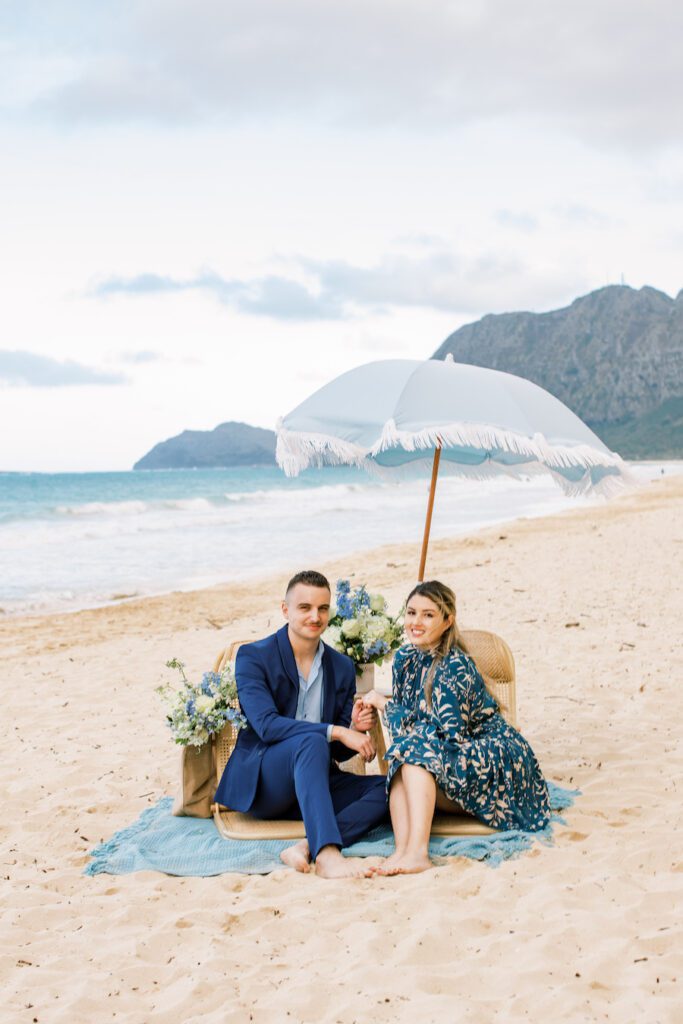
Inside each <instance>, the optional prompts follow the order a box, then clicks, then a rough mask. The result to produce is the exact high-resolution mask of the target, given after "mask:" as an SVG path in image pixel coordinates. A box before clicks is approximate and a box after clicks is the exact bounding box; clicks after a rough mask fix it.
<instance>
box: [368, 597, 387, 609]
mask: <svg viewBox="0 0 683 1024" xmlns="http://www.w3.org/2000/svg"><path fill="white" fill-rule="evenodd" d="M386 606H387V602H386V601H385V600H384V598H383V597H382V595H381V594H371V596H370V610H371V611H373V612H383V611H384V610H385V609H386Z"/></svg>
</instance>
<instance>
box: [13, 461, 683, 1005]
mask: <svg viewBox="0 0 683 1024" xmlns="http://www.w3.org/2000/svg"><path fill="white" fill-rule="evenodd" d="M682 508H683V480H682V479H681V478H678V479H675V478H666V479H663V480H662V481H658V482H656V483H654V484H651V485H649V486H648V487H647V488H645V489H643V490H640V491H638V492H635V493H630V494H627V495H625V496H624V497H622V498H621V499H619V500H617V501H613V502H610V503H609V504H607V505H602V506H599V507H590V508H585V507H581V508H579V509H578V510H576V511H572V512H569V513H565V514H562V515H558V516H554V517H551V518H547V519H542V520H538V519H536V520H527V521H520V522H517V523H514V524H510V525H508V526H505V527H504V528H496V529H494V530H487V531H486V532H483V533H480V534H477V535H476V536H474V537H471V538H469V539H467V540H462V539H458V540H450V541H439V542H436V543H435V544H434V545H433V546H432V549H431V555H430V562H429V567H428V572H429V574H430V575H432V576H437V577H439V578H441V579H444V580H445V581H447V582H450V583H451V584H453V585H454V586H455V588H456V590H457V593H458V596H459V609H460V610H459V617H460V622H461V625H462V626H464V627H470V628H475V627H479V628H486V629H494V630H495V631H496V632H498V633H500V634H501V635H502V636H504V637H505V638H506V639H507V641H508V642H509V643H510V645H511V646H512V648H513V650H514V652H515V656H516V659H517V669H518V700H519V721H520V727H521V729H522V731H523V732H524V734H525V735H526V736H527V738H528V739H529V741H530V742H531V744H532V746H533V747H534V749H535V751H536V753H537V755H538V757H539V760H540V762H541V765H542V766H543V768H544V771H545V773H546V775H547V776H548V778H550V779H553V780H555V781H557V782H559V783H561V784H563V785H565V786H578V787H580V789H581V790H582V791H583V796H582V797H581V798H580V799H579V801H578V802H577V804H576V806H575V807H574V808H573V809H571V810H570V811H569V812H567V815H566V820H567V825H566V826H559V827H558V828H557V830H556V835H555V842H554V845H552V846H550V847H546V846H541V845H537V846H535V847H534V849H533V850H532V851H531V852H530V853H527V854H525V855H524V856H522V857H521V858H519V859H516V860H511V861H506V862H504V863H503V864H502V865H501V866H500V867H499V868H497V869H492V868H490V867H489V866H487V865H486V864H481V863H477V862H472V861H467V860H464V859H454V860H452V861H450V862H448V863H447V864H446V865H444V866H441V867H438V868H437V869H436V870H433V871H431V872H429V873H426V874H424V875H420V876H414V877H402V878H395V879H372V880H370V879H363V880H354V881H335V882H326V881H322V880H321V879H316V878H315V877H312V876H303V875H297V874H295V873H293V872H291V871H289V870H287V869H284V868H283V869H282V870H280V871H277V872H275V873H273V874H271V875H269V876H266V877H259V876H245V875H223V876H220V877H217V878H211V879H192V878H186V879H179V878H173V877H167V876H164V875H159V874H154V873H151V872H144V873H139V874H133V875H126V876H121V877H114V876H109V875H98V876H96V877H94V878H90V877H85V876H83V874H82V870H83V867H84V866H85V864H86V863H87V860H88V857H87V851H88V850H89V849H90V848H92V847H93V846H94V845H95V844H96V843H98V842H99V841H100V840H102V839H106V838H108V837H109V836H110V835H111V834H112V833H113V832H114V831H115V830H116V829H119V828H121V827H123V826H125V825H127V824H129V823H130V822H132V821H133V820H134V819H135V818H136V817H137V816H138V814H139V813H140V811H141V810H143V809H144V808H145V807H147V806H149V805H151V804H153V803H155V802H156V801H157V800H158V799H159V797H160V796H162V795H164V794H168V793H171V792H173V790H174V788H175V769H176V757H177V750H176V748H174V746H173V745H172V743H171V741H170V736H169V733H168V732H167V730H166V728H165V727H164V725H163V721H162V714H161V709H160V706H159V703H158V698H157V696H156V694H155V693H154V687H155V686H156V685H157V684H158V683H159V682H161V681H162V680H163V679H164V678H166V677H167V675H168V671H167V670H166V669H165V668H164V663H165V661H166V660H167V659H168V658H169V657H171V656H173V655H176V656H178V657H180V658H182V659H183V660H184V661H186V662H187V664H188V665H189V667H190V669H191V670H192V671H195V672H196V671H201V670H203V669H205V668H207V667H209V666H210V664H211V663H212V661H213V659H214V656H215V654H216V653H217V652H218V650H219V649H220V648H221V647H223V646H224V645H226V644H227V643H228V642H229V640H231V639H234V638H240V639H248V638H250V637H256V636H259V635H263V634H264V633H266V632H269V631H271V630H272V629H274V628H276V627H277V626H279V624H280V616H279V610H278V609H279V597H280V593H281V591H282V587H283V583H284V579H283V578H282V577H280V578H276V579H265V580H263V581H261V582H259V583H250V584H249V585H240V586H223V587H217V588H213V589H211V590H206V591H202V592H197V593H191V594H171V595H167V596H165V597H160V598H154V599H148V600H140V601H131V602H129V603H126V604H122V605H118V606H115V607H107V608H102V609H96V610H91V611H83V612H78V613H74V614H71V615H56V616H51V617H44V618H30V619H29V618H27V619H10V618H5V619H4V620H2V622H1V623H0V642H1V643H2V666H3V682H2V687H3V708H4V713H3V720H4V722H5V730H4V732H5V743H4V747H5V766H6V767H5V770H4V781H5V785H4V787H3V803H4V808H3V810H4V813H3V816H2V826H1V828H2V833H1V838H2V875H3V878H4V886H3V926H2V935H3V948H2V965H1V968H0V970H1V974H0V981H1V982H2V991H3V997H2V1000H1V1005H0V1019H1V1020H3V1021H12V1022H24V1021H25V1022H33V1021H40V1022H41V1024H42V1022H45V1024H47V1022H64V1024H67V1022H68V1024H74V1022H81V1021H84V1022H100V1021H106V1020H112V1021H117V1022H121V1021H125V1022H131V1024H132V1022H135V1024H139V1022H147V1021H149V1022H153V1021H164V1022H165V1024H175V1022H191V1021H200V1020H201V1021H205V1022H211V1024H213V1022H216V1024H218V1022H221V1024H222V1022H226V1021H239V1022H242V1021H250V1020H253V1021H255V1022H261V1021H264V1022H265V1021H268V1022H269V1021H276V1022H278V1021H283V1022H284V1021H295V1022H296V1021H302V1022H304V1021H305V1022H308V1021H330V1022H336V1021H338V1022H343V1024H347V1022H348V1024H350V1022H352V1021H356V1022H358V1024H365V1022H368V1021H378V1022H379V1021H392V1022H395V1021H419V1022H421V1024H422V1022H429V1021H439V1022H440V1021H444V1022H451V1021H468V1022H469V1021H474V1022H488V1021H494V1020H496V1021H498V1020H499V1021H505V1022H508V1021H531V1022H537V1021H538V1022H540V1021H546V1020H548V1019H553V1020H561V1021H593V1020H595V1021H615V1022H620V1024H623V1022H630V1021H638V1022H649V1021H652V1022H654V1021H657V1022H669V1021H671V1022H673V1021H675V1020H679V1021H680V1020H681V1009H680V1007H681V1005H682V1003H681V994H680V980H681V977H682V971H683V967H682V964H681V952H680V951H681V949H682V948H683V942H682V940H681V934H680V920H681V913H680V908H681V890H682V888H683V886H682V882H683V875H682V874H681V862H680V859H678V860H677V857H679V846H678V841H677V837H678V835H679V833H678V821H679V819H680V816H681V781H680V780H681V755H680V746H678V743H679V737H680V725H681V699H680V687H681V682H682V678H681V676H682V673H681V668H682V658H681V626H680V616H681V609H682V608H683V602H682V601H681V556H682V554H683V515H682V514H681V510H682ZM416 557H417V545H415V546H392V547H388V548H383V549H378V550H375V551H373V552H369V553H367V552H365V553H363V554H362V556H357V557H355V558H353V557H349V558H346V559H343V560H339V561H336V562H335V563H333V564H328V565H321V566H319V568H321V569H323V571H326V572H327V573H328V574H329V575H330V576H331V577H332V578H336V577H337V576H341V575H350V574H351V573H352V572H353V570H354V567H355V570H356V572H355V578H356V580H358V581H361V580H362V581H365V582H367V583H368V584H369V585H370V586H371V587H372V589H378V590H381V591H382V592H384V593H385V594H386V596H387V597H388V598H389V599H390V601H391V602H392V603H394V604H396V605H398V603H400V600H401V599H402V597H403V596H404V594H405V591H406V590H407V587H408V586H409V585H410V584H411V583H412V581H413V578H414V575H415V564H416ZM292 568H293V570H295V569H297V568H299V566H293V567H292Z"/></svg>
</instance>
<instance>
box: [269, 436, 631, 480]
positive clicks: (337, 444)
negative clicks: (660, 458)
mask: <svg viewBox="0 0 683 1024" xmlns="http://www.w3.org/2000/svg"><path fill="white" fill-rule="evenodd" d="M398 444H400V445H401V446H402V447H404V448H405V449H406V450H407V451H424V452H425V457H427V450H428V449H430V448H434V447H435V446H436V445H437V444H442V446H444V447H445V446H447V445H451V444H453V445H463V446H472V447H482V446H483V447H488V448H498V449H499V450H502V451H511V452H514V453H515V454H518V455H528V456H530V457H532V458H533V459H535V460H536V464H535V465H534V464H533V463H532V464H528V463H524V464H521V465H519V466H515V465H505V464H504V463H494V461H493V460H490V461H489V463H488V465H490V466H491V472H489V471H488V470H487V463H482V464H481V465H480V466H478V467H475V466H466V465H461V466H459V465H458V464H457V463H453V462H448V463H446V464H445V465H443V469H444V471H445V472H446V473H448V474H453V475H457V476H465V477H470V478H473V479H480V480H483V479H489V478H490V476H492V475H495V471H493V466H494V465H495V466H496V469H497V471H500V470H502V471H503V472H504V473H505V474H506V475H507V476H509V477H511V478H517V479H519V478H524V477H528V476H532V475H535V474H536V473H538V472H539V471H540V472H542V471H543V470H544V469H545V470H547V471H549V472H550V473H551V474H552V476H553V478H554V479H555V481H556V482H557V483H558V484H559V486H560V487H561V489H562V491H564V493H565V494H567V495H568V496H570V497H577V496H580V495H584V494H588V493H589V492H590V493H591V494H594V495H600V496H603V497H611V496H613V495H616V494H617V493H619V492H621V491H623V489H624V487H625V486H629V485H631V486H633V485H635V483H636V481H635V480H634V479H633V478H632V476H631V473H630V472H629V471H628V469H627V467H626V465H625V464H624V462H623V461H622V459H621V458H620V457H619V456H618V455H616V454H615V453H612V452H610V453H609V454H608V453H601V452H598V451H597V450H596V449H594V448H591V447H590V446H588V445H580V446H576V447H575V448H567V447H562V446H559V445H558V446H550V445H548V443H547V441H545V438H543V437H542V435H540V434H537V435H535V437H534V439H533V441H529V440H528V439H524V438H522V437H520V435H518V434H514V433H512V432H510V431H502V430H499V429H496V428H489V429H485V430H482V429H481V428H475V427H472V426H471V425H469V424H449V425H448V426H444V427H438V428H436V427H434V428H428V429H426V430H422V431H420V432H419V433H409V432H408V431H401V430H398V428H397V427H396V424H395V422H394V420H389V421H388V422H387V423H386V424H385V427H384V430H383V432H382V437H381V439H380V440H379V441H378V443H377V444H376V445H374V446H373V448H371V449H365V448H362V447H361V446H360V445H356V444H352V443H351V442H350V441H343V440H341V439H340V438H337V437H333V436H332V435H330V434H318V433H313V432H305V431H298V430H297V431H293V430H288V429H287V428H286V427H284V426H283V425H282V421H281V420H280V421H278V424H277V445H276V451H275V458H276V461H277V464H278V465H279V466H280V468H281V469H282V470H283V471H284V473H285V475H286V476H289V477H294V476H298V474H299V473H301V472H302V471H303V470H305V469H308V468H310V467H312V466H315V467H317V468H320V467H322V466H325V465H333V466H349V465H351V466H357V467H359V468H362V469H364V470H365V471H366V472H368V473H370V474H371V475H372V476H374V477H376V478H378V479H381V480H383V479H388V478H392V477H395V476H396V475H399V476H401V475H404V474H403V472H402V471H405V475H406V476H409V475H411V473H410V469H409V467H408V466H406V467H402V466H398V467H385V466H381V465H379V464H378V463H376V462H375V461H374V459H373V458H372V456H373V455H377V454H379V453H380V452H382V451H385V450H386V449H387V448H392V447H394V446H395V445H398ZM575 466H578V467H582V468H584V469H585V470H586V473H585V474H584V475H583V476H582V477H581V479H579V480H567V478H566V477H564V476H563V475H562V474H561V472H559V470H560V469H561V468H563V467H575ZM595 466H601V467H606V468H613V469H616V470H617V471H618V473H617V474H609V475H606V476H605V477H603V479H602V480H599V481H593V480H592V479H591V476H590V472H589V470H590V469H591V468H592V467H595Z"/></svg>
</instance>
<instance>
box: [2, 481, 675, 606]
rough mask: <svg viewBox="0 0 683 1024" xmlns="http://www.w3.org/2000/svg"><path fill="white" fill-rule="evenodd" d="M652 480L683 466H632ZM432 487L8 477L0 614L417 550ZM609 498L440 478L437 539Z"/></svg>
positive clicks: (540, 486) (547, 485)
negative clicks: (398, 547)
mask: <svg viewBox="0 0 683 1024" xmlns="http://www.w3.org/2000/svg"><path fill="white" fill-rule="evenodd" d="M633 470H634V472H635V474H636V476H638V477H639V478H641V479H642V480H647V479H651V478H654V477H656V476H659V475H661V474H662V473H676V472H683V463H635V464H633ZM427 492H428V481H427V480H419V481H416V480H412V481H403V482H391V483H379V482H377V481H375V480H372V479H369V478H368V477H367V476H366V475H365V474H364V473H363V472H362V471H360V470H356V469H351V468H334V469H323V470H309V471H307V472H306V473H304V474H302V475H301V476H300V477H297V478H295V479H293V480H292V479H288V478H286V477H285V476H284V474H283V473H281V472H280V470H279V469H277V468H275V467H273V468H270V467H267V468H259V467H249V468H239V469H216V470H159V471H153V472H137V473H134V472H121V473H58V474H51V473H0V609H1V610H2V612H3V613H4V614H17V613H23V614H26V613H28V614H31V613H33V614H36V613H41V612H46V611H58V610H64V611H67V610H75V609H78V608H83V607H91V606H95V605H101V604H106V603H109V602H113V601H121V600H125V599H126V598H129V597H133V596H141V595H149V594H158V593H164V592H167V591H169V590H190V589H195V588H198V587H203V586H209V585H211V584H214V583H221V582H229V581H233V580H239V579H245V578H247V577H253V576H261V575H265V574H269V573H271V572H273V571H282V572H289V571H291V572H295V571H297V570H298V569H300V568H302V567H303V568H306V567H309V568H310V567H315V565H316V564H317V563H320V561H321V560H323V559H328V558H332V557H335V556H338V555H343V554H346V553H349V552H352V551H360V550H362V549H364V548H366V549H367V548H372V547H375V546H377V545H380V544H385V543H393V542H402V541H408V542H411V543H414V545H415V575H417V562H418V557H419V550H420V543H421V539H422V529H423V523H424V514H425V508H426V501H427ZM600 500H602V499H586V498H568V497H566V496H565V495H564V494H563V493H562V492H561V491H560V489H559V488H558V487H557V486H556V485H555V484H554V483H553V481H552V479H551V478H550V477H546V476H537V477H533V478H531V479H529V480H526V481H525V480H522V481H515V480H510V479H508V478H506V477H501V478H495V479H492V480H488V481H483V482H482V481H473V480H462V479H457V478H453V477H442V478H441V479H440V480H439V484H438V489H437V496H436V502H435V508H434V518H433V521H432V537H443V536H451V535H458V534H465V533H471V532H474V531H475V530H477V529H479V528H481V527H484V526H487V525H493V524H496V523H503V522H506V521H508V520H511V519H516V518H518V517H521V516H526V517H534V516H542V515H547V514H549V513H552V512H554V511H560V510H562V509H567V508H571V507H576V506H580V505H581V504H584V505H585V504H587V503H590V502H595V501H600Z"/></svg>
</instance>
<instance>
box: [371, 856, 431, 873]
mask: <svg viewBox="0 0 683 1024" xmlns="http://www.w3.org/2000/svg"><path fill="white" fill-rule="evenodd" d="M394 856H395V855H394ZM390 862H393V863H390ZM433 867H434V865H433V864H432V862H431V860H430V859H429V857H427V856H426V855H424V856H411V855H409V854H403V856H401V857H396V860H394V859H393V857H389V858H388V859H387V860H386V861H385V863H384V864H383V865H381V866H380V867H379V868H378V869H377V874H378V875H418V874H419V873H420V872H421V871H429V870H430V869H431V868H433Z"/></svg>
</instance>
